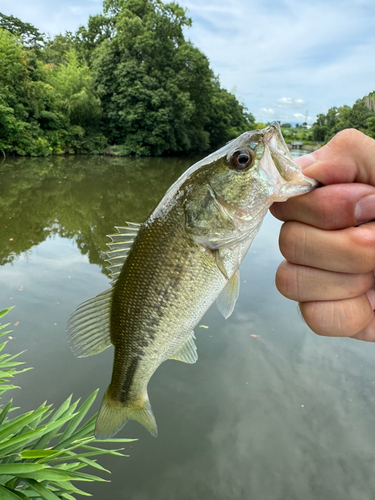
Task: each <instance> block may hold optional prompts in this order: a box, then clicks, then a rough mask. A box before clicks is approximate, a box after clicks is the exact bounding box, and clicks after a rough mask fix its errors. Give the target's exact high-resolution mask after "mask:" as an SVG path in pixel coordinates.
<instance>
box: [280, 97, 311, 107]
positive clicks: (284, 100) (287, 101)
mask: <svg viewBox="0 0 375 500" xmlns="http://www.w3.org/2000/svg"><path fill="white" fill-rule="evenodd" d="M277 102H278V103H279V106H296V105H300V104H304V103H305V101H304V100H303V99H292V98H291V97H281V98H280V99H277Z"/></svg>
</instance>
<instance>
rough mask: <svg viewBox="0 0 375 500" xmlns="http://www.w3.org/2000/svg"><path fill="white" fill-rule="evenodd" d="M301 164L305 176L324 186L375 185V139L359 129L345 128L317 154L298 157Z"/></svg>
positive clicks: (315, 152)
mask: <svg viewBox="0 0 375 500" xmlns="http://www.w3.org/2000/svg"><path fill="white" fill-rule="evenodd" d="M298 164H299V165H300V166H301V167H302V169H303V173H304V175H306V176H307V177H311V178H313V179H315V180H317V181H318V182H320V183H321V184H323V185H327V184H341V183H349V182H361V183H363V184H369V185H371V186H375V141H374V139H371V138H370V137H368V136H367V135H365V134H363V133H362V132H359V131H358V130H356V129H347V130H343V131H342V132H339V133H338V134H337V135H335V137H333V139H331V140H330V141H329V142H328V144H326V145H325V146H323V147H322V148H320V149H318V150H317V151H314V153H312V154H309V155H306V156H301V157H300V158H298Z"/></svg>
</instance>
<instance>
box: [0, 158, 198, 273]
mask: <svg viewBox="0 0 375 500" xmlns="http://www.w3.org/2000/svg"><path fill="white" fill-rule="evenodd" d="M193 160H194V159H190V160H187V159H171V158H163V159H161V158H156V159H150V158H140V159H138V158H110V157H100V156H98V157H90V158H89V159H88V158H87V157H84V156H83V157H82V156H81V157H58V156H54V157H51V158H31V159H30V158H11V159H9V160H7V161H6V162H3V163H1V164H0V213H1V216H2V220H3V221H4V224H2V225H1V226H0V265H1V264H5V263H7V262H11V261H13V260H14V258H15V257H16V256H17V255H20V254H21V253H23V252H26V251H27V250H29V249H30V248H31V247H32V246H34V245H38V244H40V243H41V242H42V241H44V240H45V239H46V238H47V237H48V236H50V235H53V234H58V235H59V236H62V237H64V238H71V239H74V240H75V241H76V244H77V246H78V248H79V249H80V250H81V252H82V253H83V254H87V255H88V257H89V260H90V262H91V263H94V264H99V265H102V266H103V259H102V258H101V256H100V252H101V251H104V250H105V249H106V246H105V243H106V241H108V240H107V238H106V235H107V234H109V233H112V232H113V230H114V229H113V226H114V225H115V224H117V225H121V224H123V223H124V222H125V220H130V221H134V222H143V221H144V220H145V219H146V218H147V216H148V215H149V213H150V212H151V211H152V210H153V209H154V208H155V206H156V205H157V203H158V201H159V200H160V198H161V197H162V196H163V194H164V192H165V191H166V189H167V188H168V187H169V186H170V185H171V184H172V183H173V182H174V181H175V180H176V179H177V178H178V177H179V176H180V175H181V173H182V172H183V171H184V170H185V169H186V168H187V167H188V166H189V165H190V164H191V163H192V162H193Z"/></svg>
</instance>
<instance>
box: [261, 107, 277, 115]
mask: <svg viewBox="0 0 375 500" xmlns="http://www.w3.org/2000/svg"><path fill="white" fill-rule="evenodd" d="M259 113H260V114H262V115H274V114H275V111H274V110H273V109H272V108H261V109H260V110H259Z"/></svg>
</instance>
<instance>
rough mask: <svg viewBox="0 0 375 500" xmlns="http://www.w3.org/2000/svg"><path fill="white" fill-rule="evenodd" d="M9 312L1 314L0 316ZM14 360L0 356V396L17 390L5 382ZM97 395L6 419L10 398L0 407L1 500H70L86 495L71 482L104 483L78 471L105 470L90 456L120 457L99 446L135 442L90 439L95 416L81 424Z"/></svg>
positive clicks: (118, 452)
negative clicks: (83, 469) (7, 391)
mask: <svg viewBox="0 0 375 500" xmlns="http://www.w3.org/2000/svg"><path fill="white" fill-rule="evenodd" d="M10 310H11V308H9V309H5V310H4V311H1V312H0V318H1V317H3V316H5V315H6V314H7V313H8V312H9V311H10ZM3 326H4V325H3ZM1 328H2V325H0V329H1ZM5 345H6V343H4V344H2V345H1V347H2V348H4V347H5ZM17 356H18V355H15V356H10V355H8V354H2V355H1V356H0V373H1V377H0V393H2V392H5V391H6V390H10V389H13V388H15V387H16V386H13V385H10V384H7V383H6V382H7V380H8V379H9V378H11V377H13V376H14V375H15V374H16V373H18V372H17V371H16V370H15V369H14V367H15V366H17V365H19V364H21V363H19V362H13V361H12V360H13V359H14V358H15V357H17ZM22 371H23V370H22ZM97 392H98V391H95V392H94V393H93V394H91V395H90V396H89V397H88V398H87V399H86V401H84V402H83V403H82V404H81V405H79V400H78V401H75V402H72V398H71V396H70V397H69V398H68V399H67V400H66V401H64V402H63V403H62V405H61V406H60V407H59V408H58V409H57V410H53V409H52V408H51V407H50V406H47V405H46V404H45V403H44V404H42V405H41V406H40V407H39V408H37V409H36V410H34V411H29V412H26V413H23V414H20V415H18V416H16V417H14V418H9V415H10V412H12V410H14V409H15V408H14V407H13V406H12V400H11V401H9V402H8V403H7V404H6V405H5V406H4V408H3V409H0V500H29V499H33V498H35V499H36V500H41V499H43V500H56V499H57V500H62V499H66V500H75V499H76V496H75V495H88V494H87V493H85V492H84V491H81V490H80V489H78V488H77V487H76V486H74V485H73V484H72V482H76V481H105V479H103V478H101V477H98V476H96V475H93V474H88V473H86V472H81V470H80V469H82V468H84V467H86V468H87V467H89V468H91V469H92V470H94V471H95V470H100V471H101V472H104V473H105V472H108V471H107V470H106V469H104V467H102V466H101V465H100V464H98V463H97V462H96V460H95V457H97V456H99V455H103V454H107V455H118V456H124V455H123V454H122V453H120V451H121V450H119V449H114V450H110V449H105V448H101V444H102V443H127V442H130V441H134V439H118V438H117V439H106V440H101V441H99V440H98V441H96V440H95V438H94V436H93V431H94V425H95V420H96V415H93V416H91V418H89V419H88V420H86V422H84V420H85V419H86V417H87V414H88V413H89V411H90V409H91V407H92V404H93V402H94V401H95V398H96V395H97ZM82 422H83V423H82ZM47 447H48V448H47Z"/></svg>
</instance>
